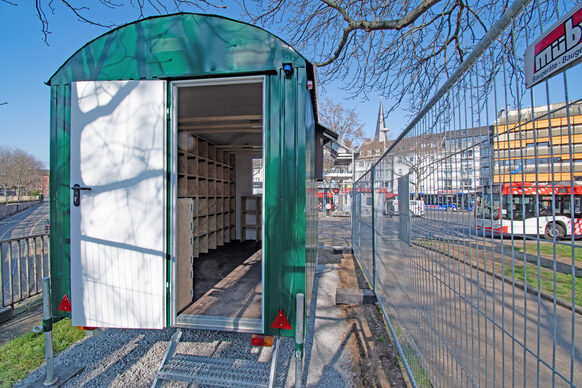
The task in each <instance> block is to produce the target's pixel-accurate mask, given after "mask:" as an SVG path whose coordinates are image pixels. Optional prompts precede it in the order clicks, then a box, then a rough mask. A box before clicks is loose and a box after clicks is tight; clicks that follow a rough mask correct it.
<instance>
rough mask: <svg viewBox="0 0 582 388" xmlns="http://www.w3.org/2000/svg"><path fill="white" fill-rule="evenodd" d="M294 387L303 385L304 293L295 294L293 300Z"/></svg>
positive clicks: (298, 387)
mask: <svg viewBox="0 0 582 388" xmlns="http://www.w3.org/2000/svg"><path fill="white" fill-rule="evenodd" d="M295 304H296V306H295V387H296V388H301V387H302V386H303V317H304V315H305V308H304V304H305V295H303V294H301V293H299V294H297V297H296V301H295Z"/></svg>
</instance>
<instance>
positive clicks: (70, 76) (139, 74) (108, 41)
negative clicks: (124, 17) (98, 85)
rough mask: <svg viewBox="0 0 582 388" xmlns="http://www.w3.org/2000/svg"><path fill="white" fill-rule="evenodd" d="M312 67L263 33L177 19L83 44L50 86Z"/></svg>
mask: <svg viewBox="0 0 582 388" xmlns="http://www.w3.org/2000/svg"><path fill="white" fill-rule="evenodd" d="M284 62H286V63H293V64H294V65H295V66H297V65H300V66H305V65H307V66H308V67H309V68H310V70H311V72H312V73H313V65H312V64H311V63H310V62H309V61H307V59H305V58H304V57H303V56H302V55H300V54H299V53H297V52H296V51H295V50H294V49H293V48H292V47H291V46H290V45H289V44H287V43H286V42H284V41H283V40H281V39H280V38H278V37H277V36H275V35H273V34H271V33H270V32H268V31H265V30H263V29H262V28H259V27H256V26H253V25H251V24H247V23H244V22H240V21H236V20H232V19H229V18H225V17H222V16H216V15H203V14H195V13H176V14H170V15H163V16H152V17H149V18H145V19H141V20H138V21H135V22H132V23H129V24H125V25H123V26H120V27H118V28H115V29H113V30H111V31H109V32H107V33H105V34H103V35H101V36H99V37H97V38H96V39H94V40H92V41H90V42H89V43H87V44H85V45H84V46H83V47H82V48H80V49H79V50H78V51H77V52H76V53H75V54H73V55H72V56H71V57H70V58H69V59H67V61H65V63H64V64H63V65H62V66H61V67H60V68H59V69H58V70H57V71H56V72H55V74H53V76H52V77H51V78H50V79H49V81H48V82H47V84H49V85H59V84H67V83H70V82H73V81H99V80H128V79H167V78H193V77H200V76H208V75H220V74H225V73H228V74H233V73H235V74H236V73H264V72H269V71H275V70H276V69H278V68H280V67H281V64H282V63H284Z"/></svg>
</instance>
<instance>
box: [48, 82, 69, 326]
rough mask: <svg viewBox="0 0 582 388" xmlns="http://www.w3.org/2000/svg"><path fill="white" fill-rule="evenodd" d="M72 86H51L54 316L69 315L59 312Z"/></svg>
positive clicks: (65, 278)
mask: <svg viewBox="0 0 582 388" xmlns="http://www.w3.org/2000/svg"><path fill="white" fill-rule="evenodd" d="M70 118H71V87H70V85H58V86H52V87H51V129H50V142H51V150H50V176H49V179H50V185H49V187H50V219H51V233H50V269H51V274H50V275H51V291H52V309H53V315H54V316H56V317H58V318H63V317H66V316H69V315H70V314H69V313H66V312H62V311H59V310H58V306H59V304H60V302H61V300H62V298H63V296H64V295H65V294H66V295H68V296H69V298H70V296H71V292H70V291H71V290H70V284H71V275H70V229H69V198H70V197H69V196H70V189H69V160H70V158H69V155H70V134H71V130H70Z"/></svg>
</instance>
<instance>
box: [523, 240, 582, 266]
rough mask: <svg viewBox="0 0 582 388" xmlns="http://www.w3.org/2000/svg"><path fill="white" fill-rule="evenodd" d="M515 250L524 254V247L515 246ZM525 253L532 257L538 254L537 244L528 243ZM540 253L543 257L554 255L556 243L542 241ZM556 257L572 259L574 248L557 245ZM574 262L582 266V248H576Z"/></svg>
mask: <svg viewBox="0 0 582 388" xmlns="http://www.w3.org/2000/svg"><path fill="white" fill-rule="evenodd" d="M515 250H517V251H519V252H523V245H521V244H515ZM525 251H526V253H529V254H530V255H537V254H538V244H537V242H528V243H526V244H525ZM540 253H541V254H542V255H547V256H553V255H554V243H553V242H550V241H540ZM556 256H557V257H563V258H565V259H572V247H571V246H570V245H562V244H556ZM574 262H575V263H576V264H580V265H582V248H576V247H574Z"/></svg>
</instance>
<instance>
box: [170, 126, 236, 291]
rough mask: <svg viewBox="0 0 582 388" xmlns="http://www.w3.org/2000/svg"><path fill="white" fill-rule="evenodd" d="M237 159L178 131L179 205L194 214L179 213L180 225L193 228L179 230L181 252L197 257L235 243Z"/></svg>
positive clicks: (184, 132) (232, 154)
mask: <svg viewBox="0 0 582 388" xmlns="http://www.w3.org/2000/svg"><path fill="white" fill-rule="evenodd" d="M235 160H236V158H235V155H234V153H231V152H227V151H224V150H222V149H219V148H217V147H216V146H215V145H213V144H211V143H209V142H207V141H206V140H204V139H202V138H199V137H197V136H193V135H192V134H190V133H188V132H186V131H179V133H178V197H179V199H178V202H179V203H181V205H180V206H182V207H184V206H186V207H187V206H191V207H192V211H191V212H187V214H182V212H180V211H179V214H178V223H179V225H187V224H188V225H190V226H191V228H190V230H189V231H186V230H185V228H184V227H182V228H181V229H180V234H179V237H178V250H179V252H183V251H184V249H185V250H186V251H188V252H190V253H191V257H192V258H196V257H198V256H199V255H200V253H207V252H208V251H209V250H212V249H216V248H217V247H219V246H222V245H224V244H225V243H228V242H230V241H232V240H234V238H235V234H236V233H235V216H234V214H235V211H236V208H235V204H236V201H235V179H236V173H235ZM184 201H188V202H187V203H188V205H184V204H182V202H184ZM180 209H181V208H180ZM184 217H186V218H189V220H185V219H184ZM184 252H185V251H184ZM184 298H186V297H185V296H184Z"/></svg>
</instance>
